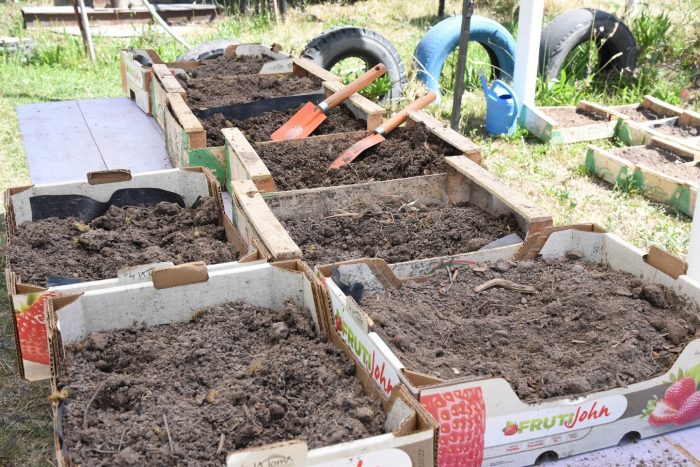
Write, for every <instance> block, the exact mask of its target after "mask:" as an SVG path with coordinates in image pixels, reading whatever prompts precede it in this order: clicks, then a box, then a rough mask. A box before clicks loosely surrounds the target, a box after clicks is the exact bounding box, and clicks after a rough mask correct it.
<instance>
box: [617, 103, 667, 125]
mask: <svg viewBox="0 0 700 467" xmlns="http://www.w3.org/2000/svg"><path fill="white" fill-rule="evenodd" d="M619 111H620V112H622V113H623V114H625V115H627V116H628V117H630V118H631V119H632V120H633V121H635V122H646V121H649V120H659V119H662V118H664V116H663V115H660V114H658V113H656V112H654V111H653V110H651V109H648V108H646V107H643V106H641V105H636V104H633V105H630V106H627V107H624V108H622V109H620V110H619Z"/></svg>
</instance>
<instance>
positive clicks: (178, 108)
mask: <svg viewBox="0 0 700 467" xmlns="http://www.w3.org/2000/svg"><path fill="white" fill-rule="evenodd" d="M167 99H168V108H169V109H170V111H171V112H172V115H173V117H175V119H176V120H177V121H178V123H179V124H180V126H181V127H182V130H183V131H184V132H185V133H187V139H188V148H205V147H207V134H206V132H205V131H204V127H203V126H202V124H201V123H200V121H199V119H198V118H197V117H196V116H195V115H194V114H193V113H192V111H191V110H190V108H189V107H188V106H187V104H186V103H185V100H184V99H183V98H182V96H180V95H179V94H168V96H167Z"/></svg>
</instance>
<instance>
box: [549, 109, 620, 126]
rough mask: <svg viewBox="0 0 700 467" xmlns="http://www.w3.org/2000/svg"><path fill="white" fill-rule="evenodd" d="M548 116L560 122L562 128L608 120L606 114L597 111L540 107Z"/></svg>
mask: <svg viewBox="0 0 700 467" xmlns="http://www.w3.org/2000/svg"><path fill="white" fill-rule="evenodd" d="M540 110H542V111H543V112H544V113H545V114H546V115H547V116H548V117H550V118H552V119H553V120H554V121H555V122H557V123H558V124H559V127H560V128H569V127H574V126H582V125H590V124H591V123H597V122H605V121H608V118H607V117H606V116H603V115H600V114H597V113H595V112H587V111H585V110H581V109H574V108H557V109H554V108H547V107H540Z"/></svg>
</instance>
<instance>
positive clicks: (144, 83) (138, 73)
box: [121, 50, 151, 114]
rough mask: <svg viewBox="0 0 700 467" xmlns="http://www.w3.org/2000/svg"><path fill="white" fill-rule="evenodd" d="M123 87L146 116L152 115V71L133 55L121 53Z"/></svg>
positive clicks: (125, 51)
mask: <svg viewBox="0 0 700 467" xmlns="http://www.w3.org/2000/svg"><path fill="white" fill-rule="evenodd" d="M121 57H122V61H121V67H122V80H123V81H122V87H123V89H124V92H125V94H126V95H127V96H128V97H129V98H130V99H133V100H134V101H135V102H136V105H138V106H139V108H140V109H141V110H143V111H144V112H145V113H146V114H150V113H151V69H150V67H145V66H143V65H141V64H140V63H139V62H138V61H136V60H135V59H134V55H133V53H131V52H130V51H128V50H122V51H121Z"/></svg>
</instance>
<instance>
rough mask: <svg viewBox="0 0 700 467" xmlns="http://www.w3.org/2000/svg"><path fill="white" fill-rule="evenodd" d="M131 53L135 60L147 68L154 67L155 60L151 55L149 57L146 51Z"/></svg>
mask: <svg viewBox="0 0 700 467" xmlns="http://www.w3.org/2000/svg"><path fill="white" fill-rule="evenodd" d="M131 53H132V55H133V56H134V60H136V61H137V62H139V63H140V64H141V65H143V66H147V67H151V66H153V59H152V58H151V56H150V55H148V53H147V52H146V51H145V50H142V49H132V50H131Z"/></svg>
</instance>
